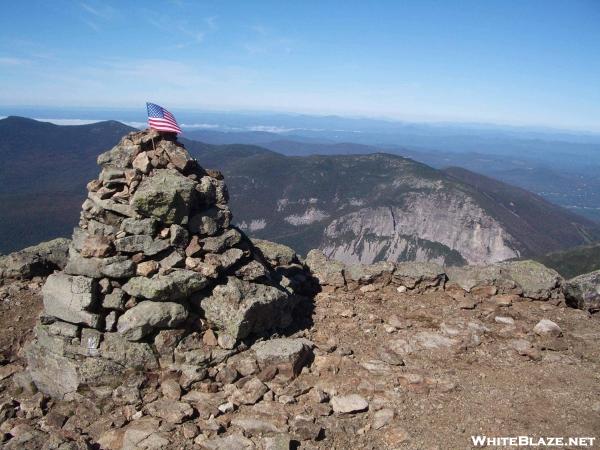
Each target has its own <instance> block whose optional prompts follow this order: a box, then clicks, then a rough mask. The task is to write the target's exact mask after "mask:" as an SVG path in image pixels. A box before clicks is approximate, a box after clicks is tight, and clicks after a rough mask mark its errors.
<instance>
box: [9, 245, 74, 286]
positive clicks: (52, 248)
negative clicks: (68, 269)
mask: <svg viewBox="0 0 600 450" xmlns="http://www.w3.org/2000/svg"><path fill="white" fill-rule="evenodd" d="M70 242H71V241H70V240H69V239H64V238H59V239H53V240H51V241H48V242H42V243H41V244H38V245H34V246H32V247H27V248H24V249H23V250H20V251H18V252H14V253H11V254H9V255H6V256H1V257H0V278H2V277H6V278H33V277H35V276H45V275H48V274H50V273H52V272H53V271H54V270H56V269H63V268H64V267H65V265H66V264H67V256H68V252H69V244H70Z"/></svg>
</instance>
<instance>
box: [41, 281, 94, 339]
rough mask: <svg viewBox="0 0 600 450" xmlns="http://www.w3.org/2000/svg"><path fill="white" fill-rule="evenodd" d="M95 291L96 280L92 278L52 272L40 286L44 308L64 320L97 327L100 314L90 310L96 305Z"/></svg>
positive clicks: (47, 312)
mask: <svg viewBox="0 0 600 450" xmlns="http://www.w3.org/2000/svg"><path fill="white" fill-rule="evenodd" d="M97 291H98V287H97V282H96V281H95V280H94V279H92V278H88V277H83V276H71V275H67V274H65V273H62V272H57V273H54V274H52V275H50V276H49V277H48V279H47V280H46V283H45V284H44V286H43V288H42V295H43V297H44V309H45V311H46V314H49V315H51V316H54V317H58V318H59V319H61V320H64V321H65V322H70V323H75V324H85V325H87V326H89V327H92V328H98V327H99V326H100V316H99V315H98V314H96V313H93V312H90V309H92V308H94V307H95V306H96V302H97V299H98V293H97Z"/></svg>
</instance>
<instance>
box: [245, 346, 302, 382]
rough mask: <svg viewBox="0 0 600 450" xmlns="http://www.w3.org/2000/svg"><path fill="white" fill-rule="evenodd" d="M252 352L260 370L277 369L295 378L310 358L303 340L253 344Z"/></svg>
mask: <svg viewBox="0 0 600 450" xmlns="http://www.w3.org/2000/svg"><path fill="white" fill-rule="evenodd" d="M252 350H254V353H255V355H256V361H257V362H258V365H259V367H260V368H261V369H265V368H267V367H277V368H278V369H279V371H280V372H283V373H285V374H286V375H288V376H296V375H298V374H299V373H300V370H302V367H303V366H304V365H305V364H306V363H307V362H308V359H309V357H310V349H309V346H308V345H306V340H304V339H288V338H282V339H271V340H268V341H262V342H258V343H256V344H254V345H253V346H252Z"/></svg>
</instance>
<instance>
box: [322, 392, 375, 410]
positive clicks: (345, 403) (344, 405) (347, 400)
mask: <svg viewBox="0 0 600 450" xmlns="http://www.w3.org/2000/svg"><path fill="white" fill-rule="evenodd" d="M331 407H332V408H333V412H336V413H338V414H352V413H358V412H362V411H366V410H367V409H369V403H368V402H367V401H366V400H365V399H364V398H362V397H361V396H360V395H358V394H350V395H336V396H335V397H333V398H332V399H331Z"/></svg>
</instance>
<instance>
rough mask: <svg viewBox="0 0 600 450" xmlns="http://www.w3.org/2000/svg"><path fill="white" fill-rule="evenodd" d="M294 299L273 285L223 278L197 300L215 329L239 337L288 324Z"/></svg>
mask: <svg viewBox="0 0 600 450" xmlns="http://www.w3.org/2000/svg"><path fill="white" fill-rule="evenodd" d="M295 304H296V299H295V298H293V297H291V296H290V295H289V294H288V293H287V292H286V291H284V290H283V289H278V288H276V287H274V286H269V285H264V284H257V283H251V282H247V281H242V280H240V279H239V278H236V277H232V276H230V277H227V284H225V285H219V286H216V287H215V288H214V290H213V292H212V294H211V295H210V296H208V297H206V298H203V299H202V300H201V305H200V306H201V308H202V309H203V310H204V314H205V317H206V319H207V320H208V321H209V322H210V323H212V324H214V325H215V326H216V328H217V329H219V330H221V331H223V332H225V333H227V334H229V335H231V336H233V337H234V338H236V339H243V338H245V337H246V336H248V335H249V334H251V333H253V332H254V333H260V332H262V331H265V330H270V329H273V328H285V327H287V326H288V325H290V323H291V320H292V316H291V312H292V309H293V307H294V306H295Z"/></svg>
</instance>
